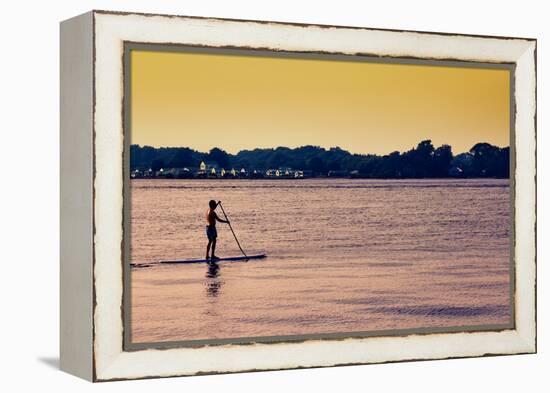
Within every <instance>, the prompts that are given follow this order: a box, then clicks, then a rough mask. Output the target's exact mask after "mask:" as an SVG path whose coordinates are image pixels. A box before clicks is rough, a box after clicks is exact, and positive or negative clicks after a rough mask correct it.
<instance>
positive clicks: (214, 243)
mask: <svg viewBox="0 0 550 393" xmlns="http://www.w3.org/2000/svg"><path fill="white" fill-rule="evenodd" d="M215 258H217V256H216V239H214V240H212V259H215Z"/></svg>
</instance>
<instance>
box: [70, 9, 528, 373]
mask: <svg viewBox="0 0 550 393" xmlns="http://www.w3.org/2000/svg"><path fill="white" fill-rule="evenodd" d="M60 150H61V272H60V274H61V288H60V290H61V294H60V298H61V321H60V323H61V332H60V338H61V348H60V352H61V368H62V369H63V370H65V371H67V372H69V373H72V374H74V375H77V376H80V377H82V378H85V379H88V380H91V381H109V380H120V379H137V378H150V377H167V376H186V375H203V374H212V373H232V372H243V371H252V370H279V369H290V368H308V367H329V366H337V365H350V364H369V363H384V362H396V361H410V360H427V359H446V358H460V357H474V356H492V355H510V354H527V353H534V352H536V301H535V299H536V249H535V231H536V192H535V191H536V159H535V158H536V40H535V39H531V38H512V37H489V36H474V35H466V34H443V33H434V32H414V31H400V30H383V29H371V28H362V27H343V26H325V25H303V24H296V23H279V22H277V23H276V22H263V21H248V20H225V19H216V18H199V17H185V16H172V15H152V14H137V13H120V12H107V11H91V12H89V13H86V14H83V15H81V16H77V17H75V18H72V19H69V20H67V21H64V22H62V23H61V149H60Z"/></svg>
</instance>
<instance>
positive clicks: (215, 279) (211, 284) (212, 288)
mask: <svg viewBox="0 0 550 393" xmlns="http://www.w3.org/2000/svg"><path fill="white" fill-rule="evenodd" d="M205 286H206V296H209V297H217V296H218V295H219V294H220V289H221V287H222V286H223V281H222V280H221V279H220V266H219V265H218V264H217V263H216V262H211V263H208V270H207V271H206V282H205Z"/></svg>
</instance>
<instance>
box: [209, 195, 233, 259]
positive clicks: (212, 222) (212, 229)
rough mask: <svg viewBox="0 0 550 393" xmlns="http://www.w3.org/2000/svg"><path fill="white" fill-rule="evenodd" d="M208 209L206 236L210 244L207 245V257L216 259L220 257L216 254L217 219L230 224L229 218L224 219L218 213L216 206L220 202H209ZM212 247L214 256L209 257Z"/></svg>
mask: <svg viewBox="0 0 550 393" xmlns="http://www.w3.org/2000/svg"><path fill="white" fill-rule="evenodd" d="M208 206H209V208H208V210H207V211H206V237H207V238H208V245H207V246H206V259H209V260H212V261H215V260H217V259H220V258H218V257H217V256H216V239H217V238H218V231H217V230H216V221H219V222H223V223H225V224H229V220H224V219H221V218H219V217H218V215H217V214H216V208H217V207H218V204H217V203H216V201H215V200H211V201H210V202H208ZM210 249H212V257H209V254H210Z"/></svg>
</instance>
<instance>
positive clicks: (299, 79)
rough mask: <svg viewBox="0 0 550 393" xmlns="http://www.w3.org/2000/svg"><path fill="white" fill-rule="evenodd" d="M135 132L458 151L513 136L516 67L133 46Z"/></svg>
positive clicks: (207, 141)
mask: <svg viewBox="0 0 550 393" xmlns="http://www.w3.org/2000/svg"><path fill="white" fill-rule="evenodd" d="M131 94H132V96H131V124H132V126H131V127H132V129H131V140H132V143H133V144H140V145H151V146H156V147H159V146H185V147H191V148H193V149H196V150H199V151H208V150H209V149H211V148H213V147H220V148H222V149H225V150H226V151H228V152H230V153H236V152H238V151H239V150H243V149H253V148H256V147H261V148H264V147H277V146H288V147H297V146H302V145H318V146H323V147H326V148H329V147H332V146H339V147H341V148H343V149H346V150H349V151H351V152H354V153H376V154H386V153H390V152H392V151H395V150H399V151H404V150H408V149H410V148H412V147H413V146H415V145H416V144H417V143H418V142H419V141H421V140H423V139H431V140H432V141H433V143H434V145H436V146H439V145H441V144H444V143H447V144H450V145H451V146H452V147H453V152H455V153H460V152H463V151H467V150H469V149H470V148H471V147H472V145H474V144H475V143H477V142H489V143H492V144H496V145H498V146H508V145H509V129H510V124H509V117H510V112H509V110H510V107H509V105H510V102H509V96H510V71H508V70H504V69H486V68H485V69H483V68H463V67H447V66H445V67H442V66H426V65H399V64H380V63H368V62H364V61H361V62H358V61H337V60H320V59H304V58H280V57H265V56H264V57H259V56H245V55H238V56H236V55H231V56H230V55H226V54H217V55H214V54H204V53H185V52H153V51H144V50H135V49H134V50H132V52H131Z"/></svg>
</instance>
